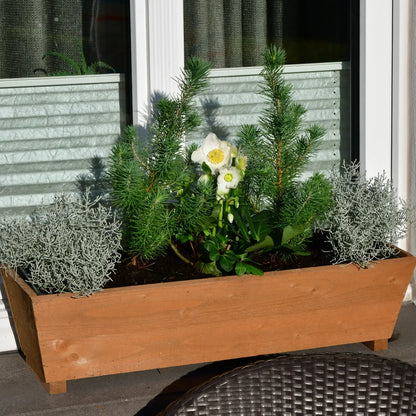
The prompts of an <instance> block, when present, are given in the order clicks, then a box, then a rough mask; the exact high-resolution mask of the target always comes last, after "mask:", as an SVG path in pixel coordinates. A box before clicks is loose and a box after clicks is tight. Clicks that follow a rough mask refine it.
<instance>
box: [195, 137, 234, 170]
mask: <svg viewBox="0 0 416 416" xmlns="http://www.w3.org/2000/svg"><path fill="white" fill-rule="evenodd" d="M231 146H232V145H231V144H230V143H228V142H226V141H224V140H220V139H219V138H218V137H217V136H216V135H215V134H214V133H209V134H208V136H207V137H205V140H204V142H203V143H202V146H201V147H199V148H198V149H197V150H195V151H194V152H192V155H191V159H192V160H193V161H194V162H197V163H201V164H202V163H203V162H205V163H206V164H207V165H208V166H209V168H210V169H211V172H212V173H213V174H216V173H217V172H218V171H219V169H220V168H222V167H223V166H228V165H229V164H230V161H231V150H232V149H231Z"/></svg>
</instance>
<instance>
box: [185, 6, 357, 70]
mask: <svg viewBox="0 0 416 416" xmlns="http://www.w3.org/2000/svg"><path fill="white" fill-rule="evenodd" d="M184 26H185V27H184V29H185V56H191V55H194V56H200V57H202V58H205V59H207V60H209V61H210V62H211V63H212V65H213V67H217V68H227V67H241V66H257V65H261V62H262V61H261V55H262V53H263V51H264V49H265V48H266V47H267V46H268V45H270V44H275V45H276V46H282V47H284V48H285V49H286V52H287V62H288V63H306V62H327V61H348V60H349V39H350V0H313V1H312V0H208V1H206V0H184Z"/></svg>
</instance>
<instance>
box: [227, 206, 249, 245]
mask: <svg viewBox="0 0 416 416" xmlns="http://www.w3.org/2000/svg"><path fill="white" fill-rule="evenodd" d="M231 213H232V214H233V215H234V221H235V224H236V225H237V227H238V231H239V233H238V234H239V236H240V237H242V238H243V239H244V240H245V241H246V242H247V243H249V242H250V241H251V239H250V233H249V230H248V228H247V223H246V222H245V221H243V219H242V218H241V215H240V212H239V210H238V209H236V208H234V207H231Z"/></svg>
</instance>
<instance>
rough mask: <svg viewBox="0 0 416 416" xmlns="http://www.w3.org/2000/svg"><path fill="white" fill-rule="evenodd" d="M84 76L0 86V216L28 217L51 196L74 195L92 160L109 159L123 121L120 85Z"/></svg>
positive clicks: (108, 79) (109, 78)
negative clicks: (88, 81)
mask: <svg viewBox="0 0 416 416" xmlns="http://www.w3.org/2000/svg"><path fill="white" fill-rule="evenodd" d="M89 77H90V76H88V77H82V78H81V77H69V78H68V79H67V81H66V82H68V81H69V83H70V85H65V84H64V82H65V79H64V78H61V77H59V80H57V79H55V77H53V78H50V79H43V80H41V81H39V80H38V79H34V80H33V83H34V84H39V85H37V86H30V85H29V82H31V81H30V80H22V84H23V85H24V86H23V87H21V86H19V82H18V80H13V83H10V82H9V83H8V82H6V83H5V84H6V87H5V88H2V87H1V86H2V85H3V84H4V83H3V82H2V83H0V215H1V214H4V215H12V214H27V213H30V212H31V211H32V210H33V208H34V207H35V206H37V205H39V204H40V203H42V202H46V203H47V202H50V201H51V200H52V199H53V195H54V194H55V193H61V192H76V190H77V183H76V181H77V178H79V177H80V176H82V175H85V174H87V173H88V172H89V167H90V164H91V159H92V158H94V157H100V158H103V159H106V158H108V155H109V153H110V150H111V148H112V146H113V144H114V142H115V141H116V140H117V138H118V137H119V135H120V133H121V129H122V127H123V126H124V125H125V122H126V121H125V120H126V114H125V110H124V108H123V107H124V106H123V102H124V95H125V91H124V82H123V80H122V78H121V77H120V75H114V76H108V75H106V76H103V77H101V76H92V77H91V78H89ZM86 79H87V80H90V79H91V80H93V81H94V82H93V83H91V84H88V83H85V80H86ZM48 82H52V83H53V84H56V85H49V86H48V85H45V84H47V83H48ZM10 84H13V86H10Z"/></svg>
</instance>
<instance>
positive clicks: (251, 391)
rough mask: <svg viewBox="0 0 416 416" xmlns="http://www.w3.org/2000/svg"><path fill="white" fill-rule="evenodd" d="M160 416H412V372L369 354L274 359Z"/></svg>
mask: <svg viewBox="0 0 416 416" xmlns="http://www.w3.org/2000/svg"><path fill="white" fill-rule="evenodd" d="M162 415H163V416H173V415H175V416H179V415H184V416H185V415H187V416H188V415H189V416H190V415H198V416H203V415H221V416H227V415H233V416H236V415H262V416H263V415H285V416H292V415H377V416H384V415H416V367H413V366H411V365H409V364H406V363H403V362H401V361H398V360H391V359H386V358H381V357H378V356H375V355H371V354H319V355H294V356H293V355H290V356H289V355H284V356H278V357H277V358H273V359H271V360H266V361H258V362H256V363H254V364H251V365H249V366H246V367H241V368H238V369H235V370H232V371H231V372H228V373H225V374H222V375H220V376H218V377H216V378H214V379H213V380H211V381H209V382H207V383H205V384H203V385H202V386H200V387H197V388H195V389H193V390H191V391H190V392H188V393H187V394H185V395H184V396H183V397H182V398H181V399H179V400H178V401H177V402H175V403H173V404H172V405H171V406H169V407H168V408H167V409H166V410H165V412H163V413H162Z"/></svg>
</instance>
